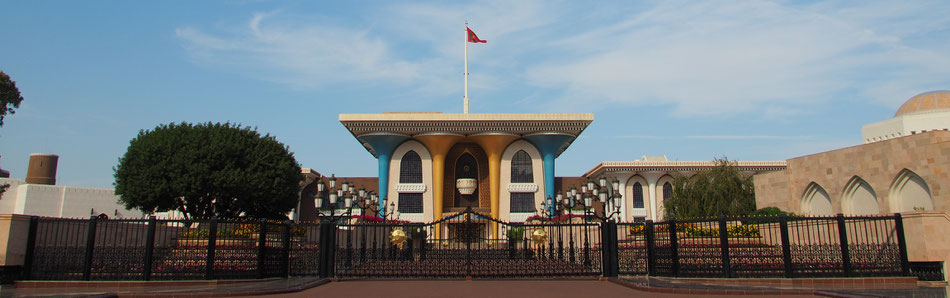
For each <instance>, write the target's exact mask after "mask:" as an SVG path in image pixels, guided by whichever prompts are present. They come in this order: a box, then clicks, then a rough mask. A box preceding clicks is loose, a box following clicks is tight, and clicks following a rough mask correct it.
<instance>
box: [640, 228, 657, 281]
mask: <svg viewBox="0 0 950 298" xmlns="http://www.w3.org/2000/svg"><path fill="white" fill-rule="evenodd" d="M644 225H645V227H644V228H643V236H644V237H645V238H646V242H647V243H646V247H647V275H651V276H653V275H656V268H654V267H656V247H654V244H655V243H656V242H655V241H654V239H655V236H654V234H653V233H654V231H655V230H654V229H653V220H647V221H646V223H645V224H644Z"/></svg>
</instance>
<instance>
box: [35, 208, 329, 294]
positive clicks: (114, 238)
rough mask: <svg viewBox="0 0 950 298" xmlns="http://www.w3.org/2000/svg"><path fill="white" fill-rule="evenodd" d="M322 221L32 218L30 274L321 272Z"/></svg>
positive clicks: (153, 276)
mask: <svg viewBox="0 0 950 298" xmlns="http://www.w3.org/2000/svg"><path fill="white" fill-rule="evenodd" d="M319 227H320V225H319V224H316V223H306V222H303V223H293V222H275V221H236V220H217V219H214V218H212V219H209V220H161V219H155V218H150V219H99V218H95V217H93V218H90V219H64V218H45V217H34V218H32V219H31V222H30V233H29V236H28V237H29V239H28V242H27V259H26V262H25V263H26V264H25V266H24V267H25V268H24V269H25V270H24V271H25V277H26V278H27V279H42V280H182V279H245V278H264V277H275V276H288V275H291V274H293V275H308V274H312V275H316V274H318V273H319V263H318V260H319V258H318V253H319V244H320V242H319V237H320V229H319Z"/></svg>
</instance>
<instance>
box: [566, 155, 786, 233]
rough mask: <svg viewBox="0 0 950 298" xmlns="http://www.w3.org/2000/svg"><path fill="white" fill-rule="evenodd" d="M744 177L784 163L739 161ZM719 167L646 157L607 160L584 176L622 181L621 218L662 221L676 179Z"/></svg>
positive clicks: (711, 164)
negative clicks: (666, 202) (632, 159)
mask: <svg viewBox="0 0 950 298" xmlns="http://www.w3.org/2000/svg"><path fill="white" fill-rule="evenodd" d="M735 166H736V167H738V168H739V171H741V172H742V173H743V174H745V175H754V174H759V173H766V172H773V171H781V170H784V169H785V162H784V161H736V162H735ZM713 167H716V163H715V162H714V161H669V160H667V158H666V156H643V158H641V159H640V160H635V161H605V162H602V163H600V164H598V165H597V166H596V167H594V168H593V169H591V170H590V171H587V173H585V174H584V177H585V178H588V179H599V177H605V178H607V180H617V181H619V182H620V183H619V187H618V189H619V190H620V192H621V195H622V202H623V203H622V204H621V206H620V207H621V217H622V218H623V219H625V220H626V221H642V220H647V219H649V220H654V221H656V220H663V218H664V211H663V203H664V202H665V201H666V200H667V199H668V198H670V197H671V196H672V195H673V177H675V176H676V175H684V176H687V177H688V176H692V175H693V174H696V173H697V172H699V171H703V170H707V169H711V168H713Z"/></svg>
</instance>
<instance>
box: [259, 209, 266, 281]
mask: <svg viewBox="0 0 950 298" xmlns="http://www.w3.org/2000/svg"><path fill="white" fill-rule="evenodd" d="M257 225H258V227H257V278H264V277H266V272H265V270H264V255H265V254H266V253H267V220H266V219H261V220H260V222H259V223H257Z"/></svg>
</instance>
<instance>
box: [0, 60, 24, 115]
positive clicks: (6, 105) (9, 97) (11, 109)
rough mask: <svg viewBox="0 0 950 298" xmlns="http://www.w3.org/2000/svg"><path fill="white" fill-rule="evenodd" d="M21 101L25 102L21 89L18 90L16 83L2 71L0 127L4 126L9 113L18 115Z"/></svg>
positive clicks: (0, 74)
mask: <svg viewBox="0 0 950 298" xmlns="http://www.w3.org/2000/svg"><path fill="white" fill-rule="evenodd" d="M21 101H23V96H20V89H17V87H16V82H14V81H13V80H10V76H8V75H7V74H6V73H4V72H2V71H0V127H2V126H3V117H5V116H6V115H7V113H10V115H13V114H16V108H19V107H20V102H21Z"/></svg>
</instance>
